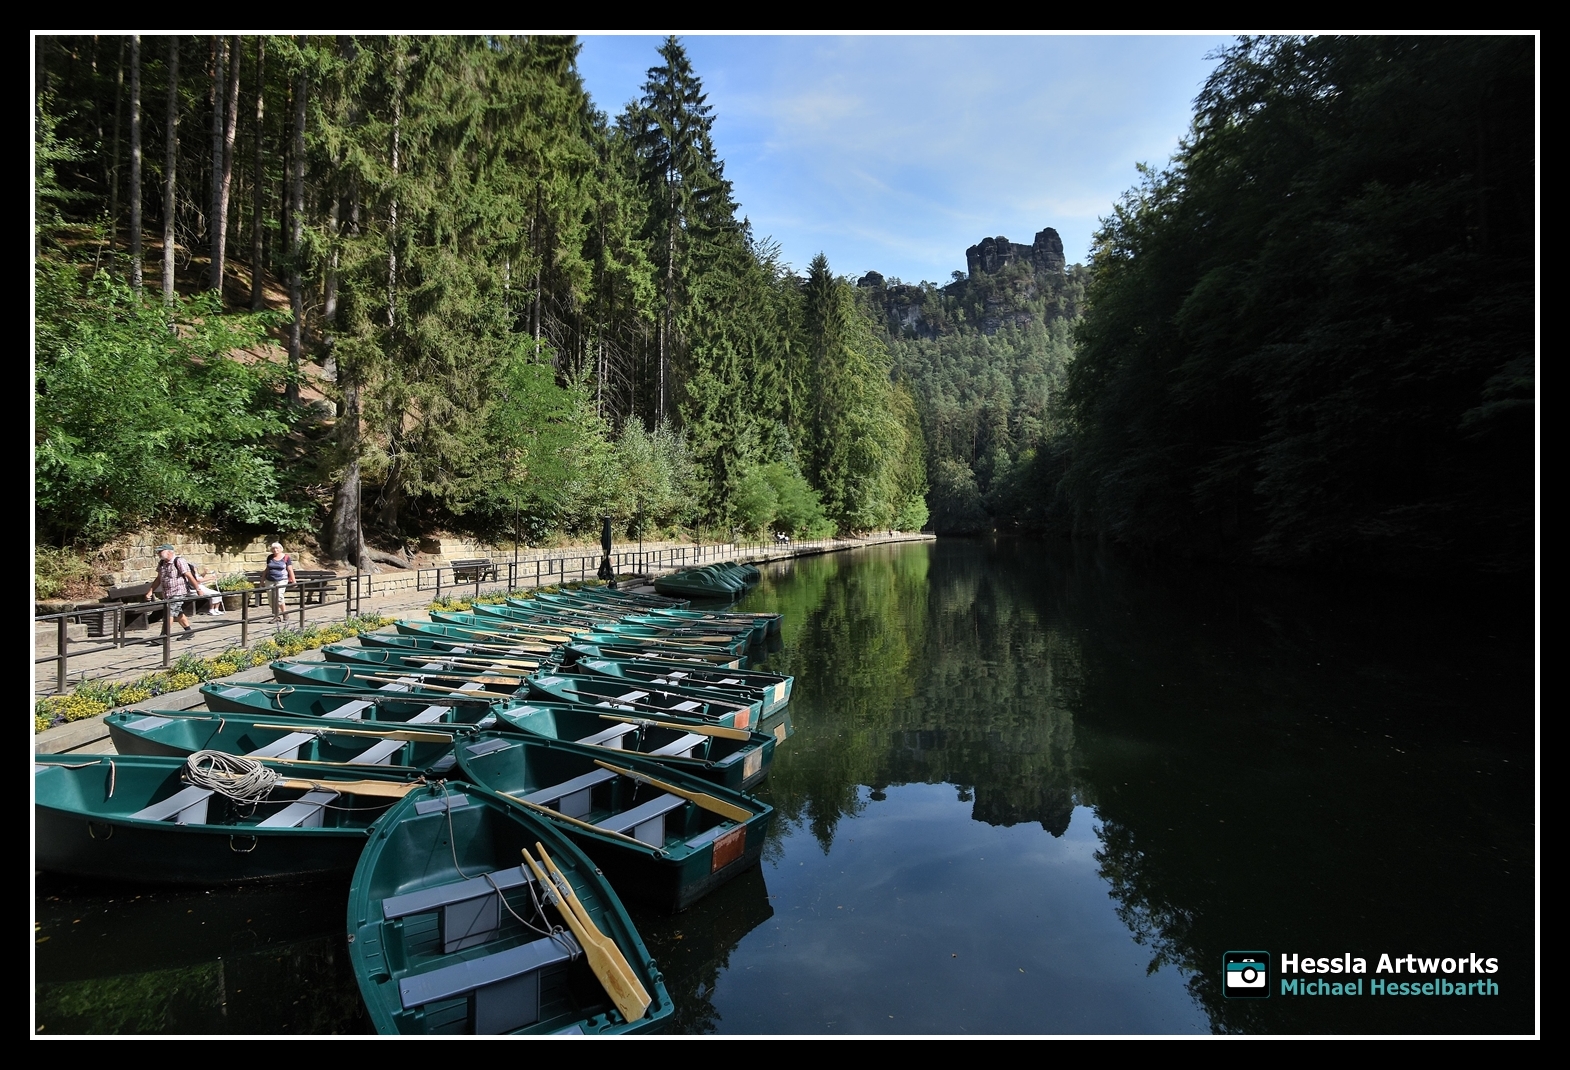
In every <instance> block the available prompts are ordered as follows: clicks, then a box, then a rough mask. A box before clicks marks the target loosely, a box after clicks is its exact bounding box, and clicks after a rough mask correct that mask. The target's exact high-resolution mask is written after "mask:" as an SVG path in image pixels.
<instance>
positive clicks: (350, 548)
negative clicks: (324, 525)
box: [328, 382, 371, 572]
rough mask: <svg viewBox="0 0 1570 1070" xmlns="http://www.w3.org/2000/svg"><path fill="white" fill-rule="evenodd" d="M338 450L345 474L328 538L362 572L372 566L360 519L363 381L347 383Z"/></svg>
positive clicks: (339, 556)
mask: <svg viewBox="0 0 1570 1070" xmlns="http://www.w3.org/2000/svg"><path fill="white" fill-rule="evenodd" d="M335 433H336V438H337V440H338V452H339V455H340V456H341V457H342V458H343V459H344V472H343V478H342V479H341V480H340V481H339V483H338V490H337V492H336V493H335V494H334V495H333V512H332V525H331V530H330V531H329V532H328V542H329V544H330V545H331V546H332V555H333V557H334V558H336V559H337V560H340V561H344V562H347V563H348V564H351V565H353V566H354V567H355V568H356V569H358V570H360V571H362V572H369V571H370V570H371V559H370V556H369V554H367V553H366V547H365V539H364V537H363V535H362V534H361V532H362V527H361V523H360V384H359V383H357V382H345V383H343V412H342V413H341V414H340V415H339V416H338V422H337V425H336V427H335Z"/></svg>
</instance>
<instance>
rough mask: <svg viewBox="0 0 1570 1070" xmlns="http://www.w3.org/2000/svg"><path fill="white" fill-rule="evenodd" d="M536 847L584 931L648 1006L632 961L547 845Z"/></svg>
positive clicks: (537, 842) (647, 995)
mask: <svg viewBox="0 0 1570 1070" xmlns="http://www.w3.org/2000/svg"><path fill="white" fill-rule="evenodd" d="M534 849H535V850H536V851H538V852H540V861H541V862H543V863H544V864H545V868H546V869H547V870H549V871H550V875H551V879H552V880H553V881H554V882H555V884H556V887H557V890H558V891H559V892H561V894H562V898H564V899H566V900H567V904H568V905H569V906H570V907H572V912H573V913H574V914H575V915H577V917H578V920H579V921H581V922H582V923H583V928H584V931H585V932H587V933H588V934H589V937H590V939H592V940H594V942H595V943H597V944H599V945H600V946H602V947H604V948H605V950H606V954H607V956H608V957H609V958H611V960H612V961H614V962H615V963H616V964H617V966H618V968H619V970H620V972H621V974H622V976H623V977H625V978H626V980H627V985H628V987H629V988H631V989H632V992H633V995H635V996H636V997H637V998H638V999H640V1000H642V1001H643V1005H644V1006H645V1007H647V1006H648V1005H649V1003H650V1002H651V1000H650V999H649V992H648V990H647V989H646V988H644V987H643V982H641V981H639V980H638V974H637V973H636V971H634V970H633V968H632V963H630V962H628V961H627V957H626V956H625V955H624V954H622V950H621V948H619V947H617V946H616V941H614V940H612V939H611V938H610V937H609V936H606V935H605V934H604V933H602V932H601V931H600V927H599V926H598V925H596V924H595V923H594V919H593V918H592V917H591V916H590V915H589V911H588V908H587V907H585V906H584V905H583V900H581V899H579V898H578V890H577V889H576V888H574V887H573V886H572V882H571V881H569V880H568V879H567V875H566V874H565V873H563V872H562V871H561V867H560V866H558V865H557V864H556V860H555V859H554V858H552V857H551V856H550V855H549V854H548V853H547V852H546V850H545V845H544V844H543V843H541V842H539V841H538V840H536V841H535V842H534ZM526 853H527V852H526Z"/></svg>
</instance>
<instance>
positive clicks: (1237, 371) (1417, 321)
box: [862, 37, 1536, 572]
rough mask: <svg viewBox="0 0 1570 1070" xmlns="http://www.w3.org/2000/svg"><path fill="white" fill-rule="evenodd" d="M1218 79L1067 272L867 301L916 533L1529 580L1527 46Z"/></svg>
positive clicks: (1304, 54)
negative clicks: (926, 520) (911, 465)
mask: <svg viewBox="0 0 1570 1070" xmlns="http://www.w3.org/2000/svg"><path fill="white" fill-rule="evenodd" d="M1217 59H1218V65H1217V67H1216V69H1215V71H1214V73H1213V74H1212V75H1211V76H1210V78H1209V80H1208V82H1207V84H1206V85H1205V87H1204V90H1203V92H1202V93H1201V94H1200V96H1199V98H1198V100H1197V101H1196V114H1195V119H1194V123H1193V127H1192V129H1191V131H1190V133H1189V136H1188V137H1187V139H1186V140H1185V141H1184V143H1183V145H1182V148H1181V151H1180V152H1179V153H1178V155H1177V156H1176V157H1175V158H1174V159H1173V160H1172V161H1170V163H1169V164H1168V165H1167V166H1166V167H1165V168H1162V169H1157V168H1150V167H1143V168H1142V169H1141V171H1142V181H1141V183H1140V185H1139V186H1138V187H1137V188H1135V189H1133V190H1131V191H1129V192H1128V193H1127V194H1126V195H1125V196H1124V198H1123V199H1122V201H1121V202H1120V203H1119V204H1117V205H1115V206H1113V207H1112V210H1111V211H1110V213H1109V215H1108V216H1107V217H1106V218H1105V219H1104V220H1103V226H1102V229H1101V230H1100V232H1099V233H1098V235H1097V237H1096V243H1095V246H1094V248H1093V250H1092V255H1091V258H1090V263H1089V265H1088V266H1087V267H1084V268H1081V267H1079V266H1077V265H1074V266H1070V267H1068V268H1067V269H1066V270H1064V271H1062V272H1055V271H1045V272H1044V271H1041V270H1039V269H1038V270H1033V269H1032V268H1030V267H1029V266H1028V265H1026V264H1024V263H1012V264H1009V265H1007V266H1005V267H1003V268H1001V269H1000V270H993V271H991V272H978V271H976V270H975V268H974V264H973V265H972V271H971V272H970V275H969V277H964V276H961V275H960V273H958V272H956V273H955V276H956V277H955V281H954V282H952V283H951V284H949V285H946V286H943V287H939V286H937V285H935V284H932V283H922V284H921V286H920V287H911V286H903V285H900V284H899V283H898V280H892V281H890V282H885V280H883V279H882V278H881V277H878V276H871V277H869V278H868V279H863V280H862V286H863V292H864V293H867V294H869V295H871V297H872V299H871V301H870V304H871V305H872V306H873V307H874V309H881V310H882V311H883V312H884V313H885V315H884V317H883V320H884V328H885V337H886V339H887V340H888V346H889V349H890V351H891V353H892V354H893V356H894V362H895V367H896V370H897V372H898V373H899V374H900V375H901V376H902V378H903V380H904V381H906V382H908V383H909V384H910V389H911V391H912V393H913V394H914V396H915V397H916V399H917V402H918V409H919V411H920V415H921V420H922V426H923V429H924V433H925V437H926V443H927V450H928V474H929V480H930V483H931V492H930V495H929V503H930V506H931V513H932V521H933V524H934V526H935V527H936V528H937V530H939V531H951V532H979V531H987V530H1003V531H1008V530H1027V531H1038V532H1055V533H1060V534H1069V535H1075V536H1080V537H1094V538H1096V539H1100V540H1105V541H1108V542H1112V543H1116V544H1120V545H1123V546H1125V547H1129V548H1133V549H1137V550H1140V551H1145V552H1159V553H1175V554H1179V555H1184V556H1204V557H1214V558H1220V559H1226V560H1234V561H1253V562H1260V563H1270V564H1281V565H1290V566H1294V567H1310V568H1352V569H1359V570H1396V571H1411V572H1426V571H1431V570H1435V569H1440V568H1447V567H1451V566H1460V567H1463V568H1466V569H1476V570H1482V571H1486V572H1497V571H1515V570H1520V569H1524V568H1526V567H1529V565H1530V561H1531V551H1532V539H1533V532H1532V521H1533V491H1534V488H1533V433H1534V419H1535V409H1534V403H1535V360H1534V344H1535V339H1534V308H1535V279H1534V257H1535V253H1536V245H1535V237H1536V205H1535V188H1534V185H1535V183H1534V166H1535V155H1534V153H1535V149H1534V128H1533V100H1534V88H1533V80H1534V69H1533V67H1534V58H1533V41H1532V39H1530V38H1522V37H1456V38H1447V37H1421V38H1402V37H1375V38H1311V39H1300V38H1291V37H1271V38H1262V39H1249V40H1242V41H1240V42H1239V43H1238V44H1237V45H1236V46H1234V47H1232V48H1230V49H1227V50H1226V51H1225V52H1224V53H1222V54H1221V55H1220V56H1218V57H1217ZM998 242H999V243H1000V244H1001V243H1002V242H1003V239H998ZM1017 248H1019V247H1017ZM971 252H972V254H974V253H975V252H976V250H975V249H972V250H971Z"/></svg>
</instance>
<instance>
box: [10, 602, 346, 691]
mask: <svg viewBox="0 0 1570 1070" xmlns="http://www.w3.org/2000/svg"><path fill="white" fill-rule="evenodd" d="M350 578H351V579H352V577H350ZM340 583H341V580H302V581H301V582H299V583H291V584H288V585H287V586H285V587H281V588H276V593H277V595H278V602H277V609H278V614H277V615H281V616H282V617H283V618H284V619H285V620H286V621H287V620H288V619H290V618H293V617H298V620H299V627H300V628H301V629H303V628H304V627H305V623H306V613H307V611H308V610H312V609H326V608H330V607H333V606H339V605H341V606H343V607H344V617H345V618H348V617H352V616H354V615H355V609H354V606H355V602H354V599H353V598H352V597H351V596H352V595H353V593H354V592H353V591H352V590H351V589H349V588H348V587H347V586H346V588H345V590H344V593H343V596H342V597H338V598H332V597H329V596H330V595H332V594H333V593H334V592H335V591H336V590H337V589H338V587H339V584H340ZM274 590H275V589H274V588H252V589H250V590H246V591H226V592H223V594H222V595H220V596H213V597H223V596H227V597H228V598H230V599H237V600H238V601H239V603H240V606H239V613H238V614H237V615H235V616H230V615H229V614H228V613H225V614H224V615H223V616H222V617H219V618H214V617H212V616H209V615H208V614H206V613H201V612H196V613H192V614H187V616H188V617H190V616H195V617H198V618H200V619H201V620H202V621H203V622H204V623H203V625H202V626H201V627H200V628H198V627H197V626H196V624H195V623H193V624H192V626H191V629H190V631H191V633H193V634H194V633H197V632H200V633H202V634H204V635H205V634H206V633H209V632H213V631H219V630H222V629H226V628H238V629H239V631H240V636H239V639H240V641H239V644H238V645H239V646H240V647H242V648H248V647H250V645H251V629H252V628H253V627H254V626H256V625H260V624H263V623H269V622H272V621H273V620H274V617H275V614H274V612H273V605H274V604H273V602H272V596H273V593H274ZM237 596H238V597H237ZM291 596H292V598H291ZM213 597H209V596H207V595H187V596H186V597H184V598H161V599H156V600H154V601H142V602H101V603H98V604H96V605H90V606H78V607H77V608H76V609H69V610H65V611H63V612H59V613H45V614H40V615H39V616H36V617H34V618H33V636H34V639H33V641H34V644H35V655H34V657H33V664H34V665H50V664H52V665H53V666H54V674H53V675H54V693H56V694H64V693H65V691H66V690H67V688H68V686H69V684H70V679H71V659H73V658H84V657H88V656H91V655H94V654H104V653H108V652H112V651H121V650H124V649H125V648H127V647H137V646H157V647H159V648H161V650H160V656H159V658H158V659H157V660H158V662H159V664H158V666H157V667H159V668H164V669H167V668H169V667H170V666H171V665H173V664H174V662H175V659H176V657H177V655H176V653H175V645H174V644H175V643H176V642H178V641H179V639H180V634H179V633H178V632H177V631H176V630H175V629H173V628H172V627H171V621H172V620H173V619H174V618H173V616H172V615H171V614H170V613H169V607H170V606H171V605H173V604H175V603H187V604H188V605H189V607H191V608H194V607H195V606H196V604H198V603H202V602H209V601H212V600H213ZM159 614H161V615H162V620H161V622H159V624H158V627H159V631H158V632H157V634H147V632H148V631H149V630H150V628H151V626H152V625H153V623H154V622H153V617H154V616H155V615H159ZM138 621H140V622H141V623H142V626H141V627H137V626H136V625H137V622H138ZM51 622H53V624H54V631H55V650H54V653H52V654H45V655H43V656H38V655H37V654H36V644H37V642H38V639H39V638H40V629H39V625H44V626H46V627H47V626H48V625H49V624H50V623H51ZM72 624H81V625H86V627H87V632H88V634H87V637H86V638H85V639H74V638H72V636H71V634H70V627H71V625H72ZM94 633H96V634H94ZM139 633H140V634H139ZM95 640H96V641H95ZM136 667H142V666H141V665H140V664H138V666H136ZM146 667H148V668H152V667H153V666H151V665H148V666H146Z"/></svg>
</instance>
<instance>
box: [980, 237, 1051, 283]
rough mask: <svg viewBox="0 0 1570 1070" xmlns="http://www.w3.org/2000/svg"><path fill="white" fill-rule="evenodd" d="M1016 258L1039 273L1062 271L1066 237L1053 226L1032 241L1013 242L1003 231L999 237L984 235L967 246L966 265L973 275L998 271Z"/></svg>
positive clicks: (993, 273) (991, 273)
mask: <svg viewBox="0 0 1570 1070" xmlns="http://www.w3.org/2000/svg"><path fill="white" fill-rule="evenodd" d="M1016 260H1023V261H1025V262H1026V263H1028V264H1029V265H1030V266H1031V267H1032V268H1034V269H1035V270H1036V271H1037V273H1041V274H1045V273H1048V272H1051V273H1053V274H1058V275H1061V274H1062V273H1063V268H1064V266H1065V263H1066V262H1065V261H1064V259H1063V239H1062V238H1060V237H1058V232H1057V231H1055V230H1053V229H1052V228H1051V227H1047V228H1046V229H1045V230H1039V231H1037V232H1036V240H1035V241H1034V242H1032V243H1031V244H1029V245H1020V244H1019V243H1018V242H1011V241H1009V240H1008V239H1007V238H1005V237H1003V236H1002V235H1001V234H1000V235H998V236H997V237H996V238H982V239H981V241H980V242H979V243H978V244H976V245H972V246H971V247H970V248H969V249H966V250H965V265H966V267H968V268H969V270H970V277H971V278H972V279H975V278H977V277H978V276H980V275H983V274H985V275H996V274H997V273H998V272H999V271H1002V270H1003V268H1004V267H1006V266H1007V265H1009V264H1012V263H1013V262H1014V261H1016Z"/></svg>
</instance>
